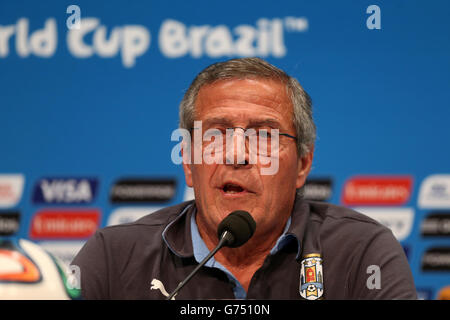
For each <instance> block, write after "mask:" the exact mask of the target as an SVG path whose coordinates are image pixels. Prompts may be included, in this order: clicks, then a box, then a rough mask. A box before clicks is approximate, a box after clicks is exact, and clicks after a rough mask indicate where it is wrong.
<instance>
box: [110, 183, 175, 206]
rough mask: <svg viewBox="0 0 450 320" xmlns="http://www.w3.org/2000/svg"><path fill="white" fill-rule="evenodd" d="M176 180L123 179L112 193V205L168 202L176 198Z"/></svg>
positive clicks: (114, 187) (113, 188)
mask: <svg viewBox="0 0 450 320" xmlns="http://www.w3.org/2000/svg"><path fill="white" fill-rule="evenodd" d="M175 191H176V180H175V179H145V178H142V179H121V180H119V181H117V182H116V183H115V184H114V185H113V187H112V188H111V192H110V200H111V202H112V203H146V202H147V203H148V202H150V203H151V202H167V201H170V200H172V198H173V197H174V196H175Z"/></svg>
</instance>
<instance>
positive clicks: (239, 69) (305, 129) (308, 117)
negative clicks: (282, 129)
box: [180, 58, 316, 157]
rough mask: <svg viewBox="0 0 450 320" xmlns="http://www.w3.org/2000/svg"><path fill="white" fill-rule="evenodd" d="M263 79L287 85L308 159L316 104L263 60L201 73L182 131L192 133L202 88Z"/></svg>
mask: <svg viewBox="0 0 450 320" xmlns="http://www.w3.org/2000/svg"><path fill="white" fill-rule="evenodd" d="M249 78H263V79H272V80H275V81H280V82H281V83H283V84H285V85H286V90H287V93H288V95H289V97H290V99H291V102H292V106H293V111H294V112H293V119H292V121H293V123H294V127H295V130H296V135H297V153H298V154H299V155H300V157H304V156H305V155H307V154H308V153H309V152H310V151H311V148H312V146H313V145H314V141H315V139H316V126H315V124H314V121H313V117H312V101H311V98H310V97H309V95H308V94H307V93H306V91H305V90H304V89H303V88H302V86H301V85H300V84H299V82H298V81H297V80H296V79H295V78H293V77H290V76H289V75H288V74H287V73H286V72H284V71H283V70H281V69H278V68H277V67H275V66H273V65H271V64H270V63H268V62H267V61H265V60H262V59H260V58H240V59H232V60H228V61H224V62H218V63H215V64H212V65H210V66H209V67H207V68H205V69H204V70H203V71H201V72H200V73H199V74H198V75H197V77H196V78H195V79H194V81H193V82H192V83H191V85H190V87H189V88H188V90H187V91H186V93H185V95H184V97H183V100H182V101H181V103H180V128H184V129H187V130H191V129H192V128H193V126H194V120H195V101H196V99H197V95H198V92H199V91H200V89H201V88H202V86H204V85H207V84H211V83H213V82H215V81H220V80H227V79H249Z"/></svg>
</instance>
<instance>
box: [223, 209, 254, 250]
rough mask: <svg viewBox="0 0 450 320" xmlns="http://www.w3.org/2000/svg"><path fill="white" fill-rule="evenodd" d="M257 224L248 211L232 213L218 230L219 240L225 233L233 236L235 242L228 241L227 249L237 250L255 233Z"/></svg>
mask: <svg viewBox="0 0 450 320" xmlns="http://www.w3.org/2000/svg"><path fill="white" fill-rule="evenodd" d="M255 229H256V222H255V220H253V218H252V216H251V215H250V213H248V212H247V211H242V210H237V211H233V212H231V213H230V214H229V215H228V216H227V217H226V218H225V219H223V220H222V222H221V223H220V224H219V227H218V228H217V236H218V237H219V239H220V238H221V237H222V234H223V233H224V232H225V231H228V232H230V233H231V234H232V235H233V238H234V239H233V240H234V241H228V243H226V244H225V246H227V247H231V248H237V247H240V246H242V245H243V244H244V243H246V242H247V241H248V240H249V239H250V238H251V237H252V236H253V233H254V232H255Z"/></svg>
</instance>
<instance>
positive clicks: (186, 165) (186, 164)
mask: <svg viewBox="0 0 450 320" xmlns="http://www.w3.org/2000/svg"><path fill="white" fill-rule="evenodd" d="M183 151H184V149H183V148H181V157H182V158H183V171H184V178H185V180H186V184H187V186H188V187H191V188H192V187H193V186H194V184H193V183H192V169H191V166H192V164H191V163H190V161H188V159H187V156H186V155H185V154H183Z"/></svg>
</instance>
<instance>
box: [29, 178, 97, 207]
mask: <svg viewBox="0 0 450 320" xmlns="http://www.w3.org/2000/svg"><path fill="white" fill-rule="evenodd" d="M97 187H98V181H97V180H96V179H93V178H44V179H41V180H39V181H38V182H37V183H36V185H35V187H34V192H33V202H34V203H45V204H49V203H57V204H64V203H66V204H70V203H76V204H83V203H91V202H93V201H94V199H95V197H96V195H97Z"/></svg>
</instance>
